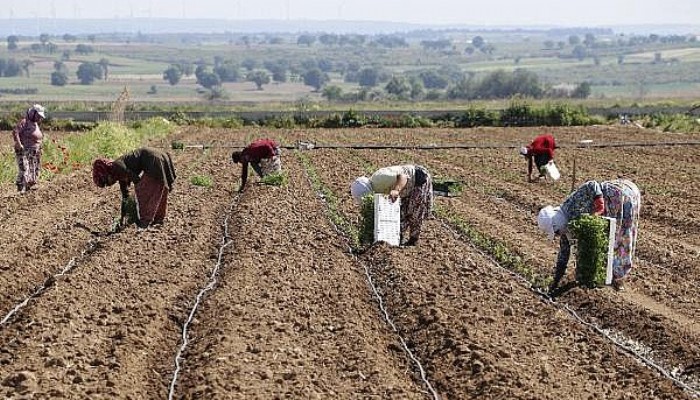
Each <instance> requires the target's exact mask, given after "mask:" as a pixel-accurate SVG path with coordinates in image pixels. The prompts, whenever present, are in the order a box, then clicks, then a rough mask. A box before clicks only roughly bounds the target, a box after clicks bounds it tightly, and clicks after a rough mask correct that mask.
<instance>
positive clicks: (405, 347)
mask: <svg viewBox="0 0 700 400" xmlns="http://www.w3.org/2000/svg"><path fill="white" fill-rule="evenodd" d="M304 174H305V175H306V179H307V180H308V181H309V185H310V186H311V187H312V188H313V183H312V182H311V178H310V177H309V174H308V171H307V170H306V168H304ZM316 194H317V197H318V198H319V199H320V200H321V201H322V202H323V204H324V205H325V204H326V201H325V200H324V197H323V194H322V193H319V192H317V193H316ZM329 222H330V224H331V226H333V229H335V231H336V232H337V233H338V234H339V235H341V236H343V237H344V236H345V235H344V234H343V232H342V231H341V230H340V228H338V226H337V225H336V224H334V223H333V221H330V220H329ZM345 245H346V248H347V249H348V253H349V254H351V255H352V257H353V258H354V259H355V262H357V263H358V264H360V265H362V268H363V269H364V271H365V276H366V277H367V282H368V283H369V286H370V288H371V289H372V293H373V294H374V297H375V298H376V299H377V303H378V304H379V309H380V310H381V312H382V315H383V316H384V320H385V321H386V322H387V324H389V326H390V327H391V329H392V330H393V331H394V333H396V336H397V337H398V338H399V341H400V342H401V346H402V347H403V350H404V352H405V353H406V354H407V355H408V357H409V358H410V359H411V361H413V363H414V364H415V365H416V367H417V368H418V372H419V373H420V378H421V380H422V381H423V383H424V384H425V386H426V387H427V388H428V391H429V392H430V395H431V396H432V398H433V399H434V400H440V396H439V395H438V393H437V392H436V391H435V389H434V388H433V385H432V384H431V383H430V381H429V380H428V375H427V373H426V372H425V368H423V365H422V364H421V362H420V361H419V360H418V358H417V357H416V356H415V355H414V354H413V352H412V351H411V349H410V348H409V347H408V344H407V343H406V340H405V339H404V338H403V336H401V334H400V333H399V330H398V328H397V327H396V325H395V324H394V321H393V320H392V319H391V317H390V316H389V312H388V311H387V309H386V307H385V306H384V299H383V298H382V296H381V295H380V294H379V291H378V290H377V287H376V286H375V284H374V280H373V279H372V275H371V274H370V272H369V268H367V266H366V265H365V263H363V262H360V260H359V259H358V258H357V255H356V254H355V253H354V252H353V250H352V248H351V247H350V245H348V244H347V242H346V243H345Z"/></svg>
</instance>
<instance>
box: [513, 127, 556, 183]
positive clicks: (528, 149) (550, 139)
mask: <svg viewBox="0 0 700 400" xmlns="http://www.w3.org/2000/svg"><path fill="white" fill-rule="evenodd" d="M556 148H557V144H556V142H555V141H554V136H552V135H539V136H537V137H535V139H534V140H533V141H532V143H530V145H529V146H523V147H521V148H520V154H521V155H522V156H523V157H525V158H527V180H528V182H535V180H533V179H532V163H533V161H534V163H535V165H536V166H537V171H538V173H539V177H540V178H541V177H543V176H544V173H543V172H542V167H544V166H545V165H547V163H549V162H550V161H552V160H554V149H556Z"/></svg>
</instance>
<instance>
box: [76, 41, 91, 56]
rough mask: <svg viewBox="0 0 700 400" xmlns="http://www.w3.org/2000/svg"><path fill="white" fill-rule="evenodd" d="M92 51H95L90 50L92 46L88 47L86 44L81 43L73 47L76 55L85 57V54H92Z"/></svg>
mask: <svg viewBox="0 0 700 400" xmlns="http://www.w3.org/2000/svg"><path fill="white" fill-rule="evenodd" d="M94 51H95V49H94V48H92V46H88V45H86V44H82V43H81V44H79V45H77V46H75V52H76V53H78V54H83V55H87V54H90V53H93V52H94Z"/></svg>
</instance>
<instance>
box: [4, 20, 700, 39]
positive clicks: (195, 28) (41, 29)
mask: <svg viewBox="0 0 700 400" xmlns="http://www.w3.org/2000/svg"><path fill="white" fill-rule="evenodd" d="M427 29H434V30H443V29H463V30H471V31H495V30H540V31H542V30H560V29H579V30H581V29H585V28H582V27H566V26H474V25H434V24H411V23H401V22H386V21H337V20H327V21H317V20H288V21H285V20H223V19H180V18H173V19H166V18H121V19H50V18H36V19H33V18H32V19H4V20H0V37H7V36H8V35H20V36H34V37H37V36H39V34H42V33H48V34H50V35H63V34H66V33H69V34H73V35H85V34H110V33H127V34H128V33H133V34H136V33H141V34H164V33H227V32H228V33H244V34H251V33H262V32H268V33H300V32H309V33H313V32H328V33H340V34H343V33H359V34H370V35H371V34H388V33H397V32H409V31H416V30H427ZM591 29H606V30H607V29H612V30H613V31H614V32H616V33H624V34H632V33H634V34H639V35H648V34H650V33H655V34H661V35H670V34H678V35H685V34H700V24H699V25H696V26H690V25H635V26H631V25H629V26H623V25H621V26H597V27H592V28H591Z"/></svg>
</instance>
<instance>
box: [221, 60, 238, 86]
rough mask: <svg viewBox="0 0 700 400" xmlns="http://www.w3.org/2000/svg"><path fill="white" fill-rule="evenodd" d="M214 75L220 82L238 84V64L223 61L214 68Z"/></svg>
mask: <svg viewBox="0 0 700 400" xmlns="http://www.w3.org/2000/svg"><path fill="white" fill-rule="evenodd" d="M214 73H215V74H217V75H219V78H220V79H221V82H238V81H239V80H240V79H241V72H240V70H239V67H238V64H236V63H234V62H233V61H231V60H227V61H224V62H222V63H220V64H219V65H217V66H216V67H214Z"/></svg>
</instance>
